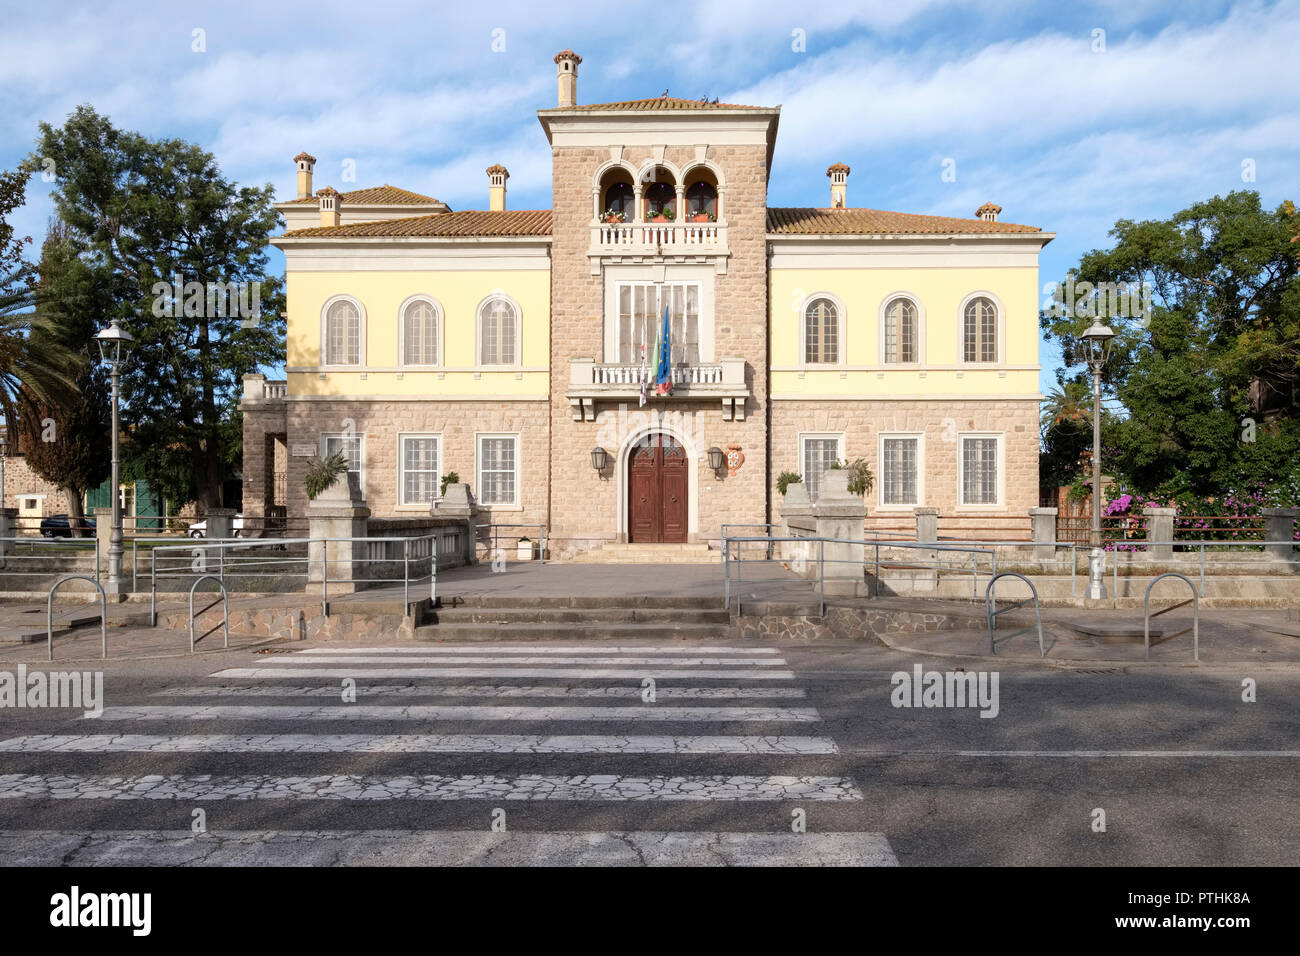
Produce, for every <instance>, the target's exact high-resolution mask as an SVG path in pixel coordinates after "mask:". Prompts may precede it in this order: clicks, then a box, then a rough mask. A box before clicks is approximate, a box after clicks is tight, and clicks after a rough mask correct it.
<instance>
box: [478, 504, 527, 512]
mask: <svg viewBox="0 0 1300 956" xmlns="http://www.w3.org/2000/svg"><path fill="white" fill-rule="evenodd" d="M478 510H479V511H487V512H489V513H490V512H496V511H502V512H504V511H523V510H524V506H523V505H485V504H482V503H479V506H478Z"/></svg>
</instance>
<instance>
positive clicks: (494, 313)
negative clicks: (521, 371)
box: [479, 299, 517, 365]
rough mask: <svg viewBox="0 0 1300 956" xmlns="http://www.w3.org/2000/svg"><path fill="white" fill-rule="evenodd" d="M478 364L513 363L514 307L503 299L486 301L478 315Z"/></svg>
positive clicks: (514, 357)
mask: <svg viewBox="0 0 1300 956" xmlns="http://www.w3.org/2000/svg"><path fill="white" fill-rule="evenodd" d="M479 322H480V330H479V341H480V355H479V364H480V365H514V364H515V362H516V361H517V358H516V355H515V348H516V343H515V309H514V306H512V305H511V304H510V303H509V302H507V301H506V300H505V299H493V300H492V301H491V302H488V303H486V304H485V305H484V306H483V308H482V310H481V312H480V315H479Z"/></svg>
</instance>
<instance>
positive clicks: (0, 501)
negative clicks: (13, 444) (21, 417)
mask: <svg viewBox="0 0 1300 956" xmlns="http://www.w3.org/2000/svg"><path fill="white" fill-rule="evenodd" d="M8 428H9V426H8V424H7V423H6V425H5V429H6V434H5V435H3V436H0V508H3V507H4V506H5V459H6V458H7V457H8V456H9V435H8V434H7V431H8Z"/></svg>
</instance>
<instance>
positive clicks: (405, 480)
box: [400, 435, 441, 505]
mask: <svg viewBox="0 0 1300 956" xmlns="http://www.w3.org/2000/svg"><path fill="white" fill-rule="evenodd" d="M440 444H441V443H440V441H439V439H438V436H436V435H403V436H402V459H401V467H402V475H401V482H400V483H401V488H402V500H401V503H402V504H404V505H422V504H428V503H429V502H431V501H433V500H434V499H435V498H437V497H438V484H439V479H438V468H439V464H440V462H439V458H440V457H441V456H440V454H439V453H440V451H441V448H440V447H439V446H440Z"/></svg>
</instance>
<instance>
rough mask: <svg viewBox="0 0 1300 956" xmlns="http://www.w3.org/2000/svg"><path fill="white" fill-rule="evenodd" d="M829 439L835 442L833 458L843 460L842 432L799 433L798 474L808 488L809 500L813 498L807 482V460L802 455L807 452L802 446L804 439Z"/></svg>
mask: <svg viewBox="0 0 1300 956" xmlns="http://www.w3.org/2000/svg"><path fill="white" fill-rule="evenodd" d="M831 439H834V441H835V443H836V444H835V459H836V461H844V460H845V458H844V432H800V433H799V474H800V476H801V477H802V478H803V480H804V483H805V484H804V487H805V488H807V489H808V490H809V495H808V497H809V499H810V500H815V499H813V496H812V493H811V485H810V484H809V483H808V461H807V459H806V458H805V457H804V456H805V453H806V452H807V449H806V448H805V447H804V441H805V440H813V441H816V440H822V441H827V440H831Z"/></svg>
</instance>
